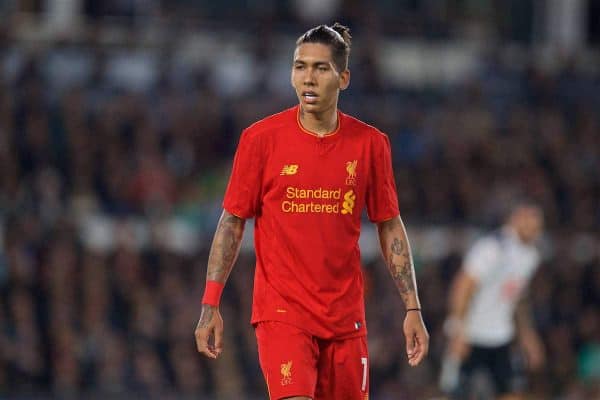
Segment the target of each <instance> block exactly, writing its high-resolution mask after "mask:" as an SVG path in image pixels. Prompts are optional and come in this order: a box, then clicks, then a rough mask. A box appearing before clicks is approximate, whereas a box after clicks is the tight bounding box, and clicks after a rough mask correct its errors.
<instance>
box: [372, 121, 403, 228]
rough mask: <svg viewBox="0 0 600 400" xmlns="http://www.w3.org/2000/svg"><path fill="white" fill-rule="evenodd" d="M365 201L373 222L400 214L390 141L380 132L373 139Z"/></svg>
mask: <svg viewBox="0 0 600 400" xmlns="http://www.w3.org/2000/svg"><path fill="white" fill-rule="evenodd" d="M366 203H367V213H368V215H369V219H370V220H371V222H374V223H377V222H382V221H387V220H389V219H391V218H393V217H395V216H397V215H399V214H400V211H399V209H398V194H397V192H396V182H395V179H394V172H393V169H392V154H391V150H390V141H389V139H388V137H387V136H386V135H384V134H381V133H380V134H378V135H377V137H375V139H374V140H373V147H372V150H371V165H370V169H369V184H368V187H367V193H366Z"/></svg>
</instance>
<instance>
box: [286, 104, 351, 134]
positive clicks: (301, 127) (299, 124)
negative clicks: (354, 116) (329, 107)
mask: <svg viewBox="0 0 600 400" xmlns="http://www.w3.org/2000/svg"><path fill="white" fill-rule="evenodd" d="M336 112H337V127H336V128H335V130H333V131H332V132H329V133H326V134H325V135H323V136H320V135H318V134H316V133H315V132H312V131H309V130H308V129H306V128H305V127H303V126H302V123H301V122H300V106H299V105H298V106H296V124H297V125H298V129H300V131H301V132H302V133H303V134H305V135H310V136H312V137H314V138H315V139H318V140H324V141H330V140H334V139H335V138H337V137H338V136H339V135H338V133H339V131H340V128H341V126H342V113H341V112H340V110H337V111H336Z"/></svg>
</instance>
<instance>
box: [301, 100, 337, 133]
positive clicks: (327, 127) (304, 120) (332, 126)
mask: <svg viewBox="0 0 600 400" xmlns="http://www.w3.org/2000/svg"><path fill="white" fill-rule="evenodd" d="M300 123H301V124H302V127H303V128H304V129H306V130H308V131H310V132H313V133H314V134H316V135H319V136H324V135H326V134H328V133H331V132H333V131H335V130H336V129H337V126H338V113H337V107H332V108H331V109H329V110H325V111H323V112H321V113H311V112H306V111H304V110H303V109H302V106H300Z"/></svg>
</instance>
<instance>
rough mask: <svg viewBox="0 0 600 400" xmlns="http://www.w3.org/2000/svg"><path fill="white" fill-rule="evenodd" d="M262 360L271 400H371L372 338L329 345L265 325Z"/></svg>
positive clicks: (260, 336) (260, 335)
mask: <svg viewBox="0 0 600 400" xmlns="http://www.w3.org/2000/svg"><path fill="white" fill-rule="evenodd" d="M256 339H257V342H258V356H259V361H260V366H261V368H262V371H263V374H264V376H265V380H266V381H267V389H268V391H269V397H270V399H271V400H279V399H284V398H286V397H294V396H306V397H310V398H311V399H314V400H340V399H343V400H367V399H368V398H369V368H368V366H369V365H368V352H367V340H366V337H364V336H360V337H355V338H350V339H342V340H323V339H319V338H316V337H314V336H312V335H310V334H308V333H307V332H305V331H303V330H301V329H298V328H296V327H294V326H292V325H289V324H286V323H283V322H277V321H265V322H259V323H258V324H257V326H256Z"/></svg>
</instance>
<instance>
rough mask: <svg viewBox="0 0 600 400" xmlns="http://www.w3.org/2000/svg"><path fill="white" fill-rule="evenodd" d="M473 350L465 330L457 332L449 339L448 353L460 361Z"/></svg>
mask: <svg viewBox="0 0 600 400" xmlns="http://www.w3.org/2000/svg"><path fill="white" fill-rule="evenodd" d="M470 352H471V346H470V345H469V343H468V342H467V339H466V337H465V334H464V332H462V331H461V332H455V333H454V334H453V335H452V336H451V337H450V339H449V341H448V353H449V354H450V356H451V357H452V358H453V359H455V360H457V361H459V362H462V361H464V360H465V359H466V358H467V356H468V355H469V353H470Z"/></svg>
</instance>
